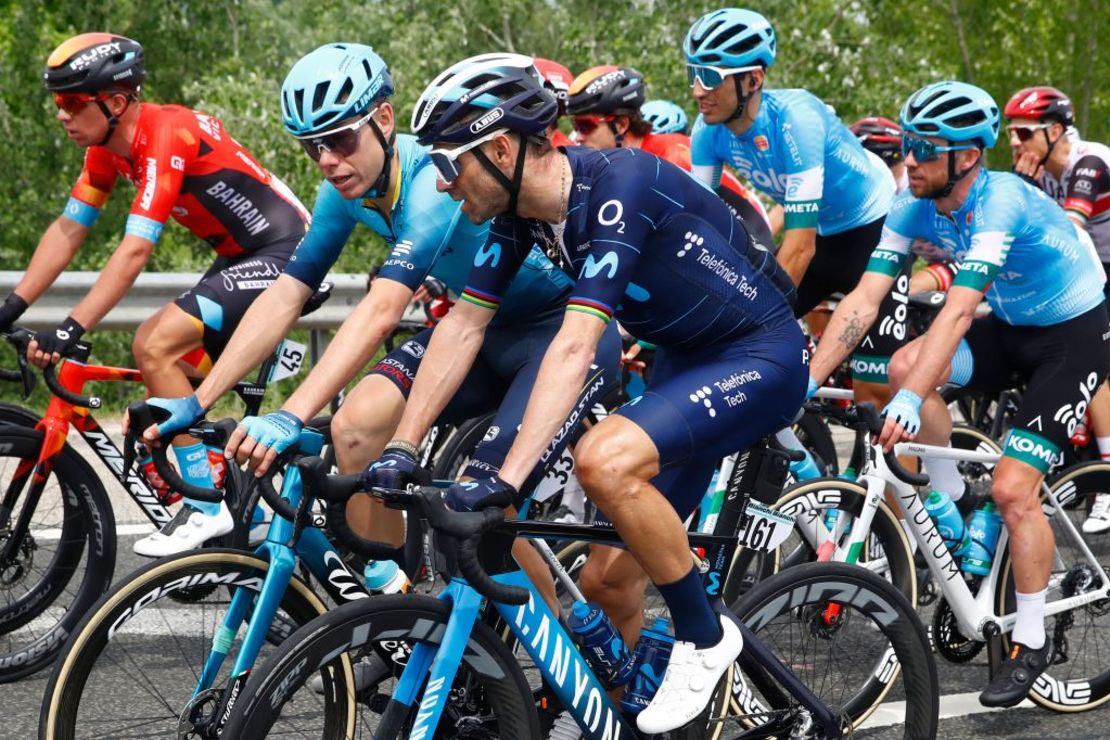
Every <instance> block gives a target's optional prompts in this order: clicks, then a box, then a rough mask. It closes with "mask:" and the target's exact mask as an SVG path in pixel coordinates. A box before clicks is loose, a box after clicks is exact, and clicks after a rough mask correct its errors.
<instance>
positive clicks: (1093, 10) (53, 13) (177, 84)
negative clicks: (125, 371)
mask: <svg viewBox="0 0 1110 740" xmlns="http://www.w3.org/2000/svg"><path fill="white" fill-rule="evenodd" d="M718 7H721V5H720V3H719V2H713V1H709V2H707V1H706V0H687V1H682V2H677V1H668V0H633V1H632V2H615V1H614V0H602V1H600V2H599V0H455V1H454V2H450V3H445V2H436V1H434V0H394V2H383V1H382V0H360V1H358V2H340V1H338V0H312V1H311V2H308V1H305V0H100V1H99V2H96V3H79V2H75V1H74V0H65V1H62V2H43V1H41V0H38V1H35V0H31V1H30V2H18V1H16V0H9V1H8V2H6V3H0V69H2V70H3V73H2V74H0V134H2V135H0V171H2V172H4V173H5V175H4V177H3V178H0V204H2V207H0V234H2V238H0V268H2V269H10V270H20V269H23V268H24V267H25V266H26V263H27V261H28V259H29V257H30V255H31V253H32V251H33V250H34V247H35V244H36V243H37V241H38V238H39V236H40V235H41V233H42V231H43V230H44V229H45V227H46V226H47V225H48V224H49V223H50V221H51V220H53V219H54V218H55V217H56V216H57V215H58V214H59V213H60V211H61V209H62V207H63V206H64V204H65V201H66V198H67V196H68V193H69V190H70V188H71V187H72V184H73V181H74V180H75V179H76V177H77V175H78V173H79V171H80V168H81V157H82V155H81V152H80V150H78V149H77V148H76V147H75V146H74V145H73V144H72V143H71V142H70V141H69V140H68V139H67V138H66V136H65V135H64V132H63V131H62V129H61V126H60V125H58V123H57V122H56V121H55V120H54V113H55V110H54V106H53V102H52V101H51V99H50V97H49V96H48V95H47V94H46V92H45V90H44V89H43V87H42V83H41V77H40V75H41V72H42V66H43V64H44V63H45V60H46V57H47V56H48V55H49V53H50V51H51V50H52V49H53V48H54V47H55V46H56V45H57V44H59V43H60V42H61V41H63V40H65V39H66V38H68V37H69V36H71V35H74V34H76V33H81V32H85V31H112V32H116V33H121V34H124V35H126V36H130V37H132V38H135V39H137V40H139V41H140V42H141V43H142V44H143V46H144V48H145V51H146V59H147V70H148V77H147V82H146V84H145V85H144V89H143V97H144V99H146V100H150V101H154V102H163V103H165V102H174V103H181V104H184V105H188V106H191V107H194V108H197V109H200V110H203V111H205V112H207V113H210V114H213V115H216V116H218V117H220V118H222V119H223V121H224V123H225V125H226V127H227V129H228V130H229V131H230V132H231V133H232V135H234V136H235V137H236V138H237V139H238V140H239V141H240V142H242V143H243V144H244V145H245V146H246V147H247V148H248V149H249V150H250V151H251V152H252V153H254V154H255V156H257V157H258V158H259V159H260V160H261V161H262V162H263V163H264V165H265V166H266V167H267V168H269V169H270V170H272V171H273V172H275V173H277V174H278V175H279V176H280V177H282V179H284V180H285V181H286V183H288V184H289V186H290V187H292V188H293V190H294V191H295V192H296V193H297V194H298V195H299V196H300V197H301V199H302V200H303V201H304V202H305V203H306V204H308V205H311V203H312V202H313V200H314V198H315V190H316V185H317V183H318V181H319V177H318V176H317V173H316V170H315V168H314V167H313V165H312V163H311V162H310V161H309V159H308V158H307V157H305V156H304V155H303V154H302V153H301V149H300V147H297V146H296V145H295V144H294V143H293V142H292V140H291V139H290V138H289V137H288V135H286V134H285V133H284V131H283V129H282V126H281V120H280V114H279V107H278V91H279V89H280V85H281V81H282V79H283V77H284V76H285V73H286V72H287V71H288V69H289V68H290V67H291V66H292V64H293V63H294V62H295V61H296V60H297V59H298V58H299V57H301V56H302V55H304V54H305V53H307V52H308V51H311V50H312V49H313V48H315V47H317V46H318V45H320V44H323V43H326V42H329V41H355V42H360V43H366V44H370V45H371V46H373V47H374V48H375V49H376V50H377V51H378V53H380V54H381V55H382V57H383V58H384V59H385V60H386V62H387V63H388V64H389V65H390V67H391V69H392V72H393V78H394V82H395V84H396V87H397V95H396V97H395V100H394V105H395V106H396V108H397V112H398V121H399V122H400V130H401V131H405V130H407V128H408V126H407V123H408V120H409V116H410V114H411V110H412V104H413V103H414V102H415V100H416V98H417V96H418V95H419V94H420V92H421V91H422V89H423V87H424V85H426V84H427V83H428V82H429V81H431V79H432V78H433V77H434V76H435V75H436V74H437V73H438V72H439V71H441V70H442V69H443V68H445V67H446V66H448V65H449V64H451V63H453V62H455V61H457V60H459V59H462V58H464V57H466V56H470V55H472V54H478V53H481V52H486V51H516V52H522V53H527V54H534V55H538V56H544V57H548V58H551V59H555V60H557V61H560V62H562V63H563V64H565V65H566V66H567V67H569V68H570V70H571V71H572V72H573V73H575V74H577V73H579V72H581V71H583V70H585V69H587V68H588V67H591V66H594V65H596V64H604V63H616V64H625V65H630V66H633V67H635V68H637V69H638V70H639V71H640V72H642V73H643V74H644V75H645V77H646V79H647V81H648V85H649V87H648V96H649V98H668V99H671V100H674V101H675V102H678V103H679V104H680V105H683V106H684V107H685V108H686V109H687V110H688V111H691V112H692V111H693V110H694V108H695V106H693V105H692V101H691V99H690V97H689V88H688V87H687V86H686V82H685V71H684V68H683V60H682V53H681V43H682V38H683V36H684V35H685V33H686V30H687V29H688V28H689V25H690V24H691V23H692V22H693V20H695V19H696V18H697V17H698V16H700V15H701V14H702V13H704V12H707V11H708V10H712V9H715V8H718ZM750 7H752V8H753V9H754V10H758V11H760V12H762V13H764V14H765V15H766V16H767V17H768V18H769V19H770V20H771V22H772V23H773V25H774V26H775V29H776V31H777V32H778V39H779V51H778V60H777V63H776V65H775V66H774V68H772V70H771V73H770V75H769V76H768V85H769V86H770V87H804V88H807V89H809V90H811V91H812V92H814V93H815V94H816V95H818V96H819V97H821V98H823V99H824V100H825V102H827V103H828V104H830V105H832V106H833V107H834V108H835V109H836V110H837V112H838V113H839V115H840V117H841V118H842V119H844V120H845V122H851V121H853V120H855V119H856V118H858V117H861V116H865V115H886V116H888V117H891V118H896V117H897V113H898V109H899V107H900V106H901V103H902V101H903V100H904V99H905V98H906V97H907V96H908V95H909V93H911V92H913V91H914V90H915V89H917V88H918V87H920V86H921V85H923V84H925V83H927V82H931V81H935V80H939V79H947V78H958V79H962V80H966V81H970V82H974V83H975V84H977V85H980V86H981V87H983V88H985V89H986V90H988V91H989V92H990V93H991V94H992V95H993V96H994V97H995V100H996V101H998V103H999V105H1000V106H1001V105H1003V104H1004V103H1005V101H1006V100H1007V99H1008V98H1009V96H1010V95H1011V94H1012V93H1013V92H1015V91H1016V90H1018V89H1019V88H1022V87H1027V86H1030V85H1042V84H1049V85H1055V86H1057V87H1059V88H1061V89H1062V90H1064V91H1065V92H1066V93H1068V94H1069V95H1070V96H1071V97H1072V100H1073V101H1074V103H1075V105H1076V112H1077V119H1078V127H1079V130H1080V132H1081V133H1082V135H1083V136H1084V138H1088V139H1093V140H1097V141H1105V140H1106V138H1107V128H1108V121H1107V115H1108V113H1110V90H1108V89H1107V88H1106V85H1105V83H1106V80H1110V50H1107V51H1103V50H1102V49H1101V48H1100V45H1099V43H1098V42H1099V39H1100V38H1106V37H1107V31H1110V20H1108V16H1110V13H1106V12H1105V8H1104V7H1103V3H1102V2H1101V0H1072V1H1070V2H1067V1H1065V0H914V1H912V2H894V1H892V0H839V1H837V0H768V1H767V2H761V3H759V4H757V5H753V6H750ZM1098 80H1103V83H1101V84H1100V83H1098ZM989 160H990V163H991V164H992V165H993V166H994V167H998V168H1003V167H1008V166H1009V151H1008V147H1007V146H1006V142H1005V139H1003V140H1001V141H1000V142H999V144H998V146H996V147H995V149H994V151H992V152H990V155H989ZM117 189H118V190H119V192H118V193H116V194H115V196H114V197H113V198H112V199H111V200H110V201H109V204H108V206H107V207H106V209H105V212H104V214H103V215H102V216H101V218H100V220H99V221H98V223H97V226H96V228H95V229H94V230H93V232H92V234H91V235H90V238H89V240H88V243H87V244H86V245H85V247H84V248H83V249H82V250H81V252H80V253H79V255H78V257H77V260H76V261H75V264H74V266H73V267H74V269H83V270H96V269H99V268H100V267H101V266H102V264H103V263H104V261H105V260H106V259H107V256H108V255H109V254H110V252H111V250H112V249H113V248H114V247H115V246H116V244H118V242H119V239H120V238H121V236H122V233H123V225H124V218H125V214H126V212H127V210H128V209H129V207H130V202H131V200H132V198H133V197H134V194H133V192H131V188H130V185H128V184H127V183H121V184H120V185H119V186H117ZM383 255H384V247H383V245H382V243H381V241H380V240H379V239H377V238H376V237H373V236H372V235H371V234H369V232H368V231H367V230H365V229H360V230H356V232H355V234H354V236H353V237H352V240H351V243H350V245H349V246H348V248H347V250H346V251H345V252H344V254H343V256H342V258H341V260H340V262H339V263H338V265H337V266H336V269H337V270H339V271H342V272H362V271H365V270H367V269H369V267H370V266H371V265H373V264H374V263H376V262H379V261H381V259H382V257H383ZM212 258H213V254H212V252H211V251H210V250H209V249H207V248H206V247H205V246H204V245H203V244H201V243H200V242H199V241H198V240H196V239H195V238H194V237H193V236H192V235H191V234H189V233H188V232H187V231H186V230H184V229H183V228H181V227H180V226H172V227H170V228H168V229H167V230H166V233H165V235H164V236H163V238H162V241H161V243H160V244H159V245H158V249H157V250H156V251H155V253H154V257H153V259H152V261H151V264H150V266H149V267H148V269H149V270H155V271H191V270H196V271H201V270H203V269H204V268H205V267H207V265H208V264H209V263H210V262H211V260H212ZM92 338H93V339H94V347H95V355H96V357H97V359H98V360H100V361H103V362H109V363H114V364H123V365H128V364H130V362H131V361H130V351H129V347H130V336H128V335H125V333H122V332H115V333H114V332H100V333H97V334H95V335H93V337H92ZM302 341H304V338H303V337H302ZM10 359H11V358H10V357H6V358H5V359H4V360H0V362H4V363H5V364H6V365H7V366H10ZM293 382H295V381H287V382H286V383H285V384H284V386H283V387H282V388H279V389H277V390H278V395H279V396H280V395H283V393H284V392H286V391H287V390H288V388H289V387H291V385H292V384H293ZM40 385H41V384H40ZM132 390H133V389H128V390H127V391H126V392H121V393H115V392H111V391H107V392H106V395H107V396H108V397H109V398H111V399H122V398H130V397H133V393H132ZM121 391H122V389H121ZM0 396H2V397H4V398H6V399H10V398H13V397H14V394H13V390H12V389H11V388H4V389H0ZM45 399H46V396H45V395H44V394H43V392H42V390H41V389H40V390H39V391H38V393H37V394H36V397H35V398H34V399H33V400H32V401H31V402H30V403H31V405H33V406H35V407H37V408H41V407H42V406H43V405H44V402H45ZM113 405H118V401H114V402H113Z"/></svg>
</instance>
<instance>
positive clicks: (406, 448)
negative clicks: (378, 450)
mask: <svg viewBox="0 0 1110 740" xmlns="http://www.w3.org/2000/svg"><path fill="white" fill-rule="evenodd" d="M390 450H398V451H400V452H404V453H405V454H407V455H408V456H409V457H411V458H412V459H413V460H415V459H417V458H418V457H419V456H420V450H419V449H417V447H416V445H414V444H410V443H409V442H406V441H404V440H402V439H395V440H393V441H392V442H390V443H389V444H387V445H386V446H385V449H384V450H382V453H383V454H384V453H386V452H389V451H390Z"/></svg>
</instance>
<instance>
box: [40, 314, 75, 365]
mask: <svg viewBox="0 0 1110 740" xmlns="http://www.w3.org/2000/svg"><path fill="white" fill-rule="evenodd" d="M84 333H85V327H83V326H81V325H80V324H78V323H77V322H76V321H74V320H73V317H72V316H67V317H66V320H65V321H63V322H62V323H60V324H58V326H57V327H56V328H54V330H53V331H40V332H36V333H35V341H36V342H38V345H39V349H40V350H42V351H43V352H45V353H46V354H48V355H51V354H54V353H55V352H57V353H58V354H59V355H61V356H62V357H65V356H66V355H67V354H69V353H70V352H71V351H72V350H73V348H74V347H75V346H77V343H78V342H79V341H81V336H82V335H83V334H84Z"/></svg>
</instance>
